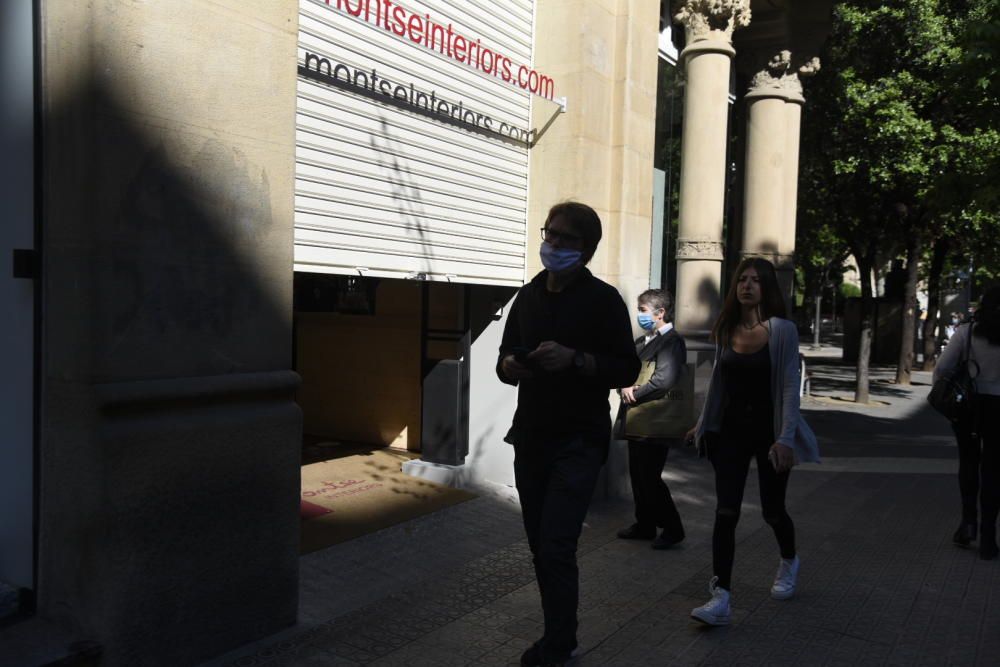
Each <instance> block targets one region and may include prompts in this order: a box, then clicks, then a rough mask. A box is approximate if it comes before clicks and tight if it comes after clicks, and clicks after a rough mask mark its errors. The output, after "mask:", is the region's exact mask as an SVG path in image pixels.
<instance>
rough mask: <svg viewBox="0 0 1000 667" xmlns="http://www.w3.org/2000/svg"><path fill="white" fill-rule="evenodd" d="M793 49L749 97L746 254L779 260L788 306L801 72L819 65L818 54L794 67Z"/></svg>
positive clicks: (743, 254) (792, 267)
mask: <svg viewBox="0 0 1000 667" xmlns="http://www.w3.org/2000/svg"><path fill="white" fill-rule="evenodd" d="M790 67H791V53H790V52H789V51H782V52H781V53H780V54H778V55H777V56H775V57H774V58H773V59H772V60H771V61H770V62H769V63H768V66H767V68H765V69H764V70H762V71H761V72H759V73H758V74H757V75H756V76H755V77H754V79H753V82H752V83H751V85H750V91H749V92H748V93H747V95H746V101H747V119H748V120H747V155H746V180H745V183H746V188H745V191H744V200H745V208H744V220H743V238H742V245H741V248H740V256H741V257H749V256H758V257H765V258H767V259H769V260H771V262H773V263H774V266H775V268H776V269H777V273H778V282H779V283H780V285H781V289H782V294H784V296H785V302H786V303H787V305H788V307H789V308H791V307H792V306H793V300H792V299H793V297H794V294H793V288H794V282H795V220H796V211H797V209H798V177H799V133H800V129H801V126H802V104H803V103H804V102H805V98H803V97H802V84H801V83H800V82H799V75H800V74H801V75H810V74H812V73H814V72H815V71H817V70H818V69H819V60H818V59H816V58H814V59H813V60H812V61H810V62H809V63H808V64H806V65H804V66H803V67H801V68H799V70H798V71H797V72H796V71H790Z"/></svg>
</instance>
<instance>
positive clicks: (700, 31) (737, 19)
mask: <svg viewBox="0 0 1000 667" xmlns="http://www.w3.org/2000/svg"><path fill="white" fill-rule="evenodd" d="M674 20H675V21H677V22H678V23H680V24H682V25H683V26H684V32H685V37H686V40H687V43H688V44H691V43H693V42H696V41H699V40H702V39H713V38H714V39H719V38H722V39H724V40H725V41H727V42H731V41H732V38H733V31H735V30H736V29H738V28H745V27H746V26H748V25H750V0H684V2H683V4H682V5H681V8H680V9H679V10H678V11H677V13H676V14H675V15H674Z"/></svg>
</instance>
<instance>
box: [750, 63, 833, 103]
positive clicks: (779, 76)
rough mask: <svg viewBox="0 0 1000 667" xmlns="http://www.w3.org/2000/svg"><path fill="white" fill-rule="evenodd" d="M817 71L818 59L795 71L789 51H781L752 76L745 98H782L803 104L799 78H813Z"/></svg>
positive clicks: (818, 67)
mask: <svg viewBox="0 0 1000 667" xmlns="http://www.w3.org/2000/svg"><path fill="white" fill-rule="evenodd" d="M819 69H820V63H819V58H813V59H812V60H810V61H809V62H807V63H806V64H804V65H802V66H801V67H799V68H798V70H795V69H793V68H792V53H791V51H787V50H785V51H781V52H780V53H778V54H777V55H776V56H774V57H773V58H771V60H770V61H768V63H767V66H766V67H765V68H764V69H762V70H761V71H759V72H757V73H756V74H755V75H754V77H753V79H751V81H750V89H749V90H748V91H747V94H746V96H747V97H749V98H754V97H782V98H784V99H786V100H788V101H790V102H800V103H801V102H804V101H805V98H804V97H803V96H802V82H801V81H800V80H799V77H809V76H813V75H814V74H816V73H817V72H818V71H819Z"/></svg>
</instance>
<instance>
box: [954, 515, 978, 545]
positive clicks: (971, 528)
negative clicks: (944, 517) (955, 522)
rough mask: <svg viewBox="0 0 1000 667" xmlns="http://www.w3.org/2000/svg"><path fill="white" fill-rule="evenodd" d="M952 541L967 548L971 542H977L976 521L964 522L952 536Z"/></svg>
mask: <svg viewBox="0 0 1000 667" xmlns="http://www.w3.org/2000/svg"><path fill="white" fill-rule="evenodd" d="M951 541H952V542H954V543H955V544H957V545H959V546H962V547H967V546H969V543H970V542H975V541H976V522H975V521H963V522H962V523H961V524H960V525H959V526H958V530H956V531H955V534H954V535H953V536H952V538H951Z"/></svg>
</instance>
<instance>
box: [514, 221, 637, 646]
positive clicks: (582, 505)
mask: <svg viewBox="0 0 1000 667" xmlns="http://www.w3.org/2000/svg"><path fill="white" fill-rule="evenodd" d="M541 231H542V245H541V249H540V255H541V260H542V265H543V266H544V267H545V269H544V270H543V271H541V272H540V273H539V274H538V275H536V276H535V277H534V278H532V280H531V281H530V282H529V283H527V284H526V285H525V286H524V287H522V288H521V290H520V291H519V292H518V294H517V296H516V297H515V299H514V303H513V305H512V306H511V309H510V314H509V316H508V318H507V322H506V324H505V326H504V332H503V339H502V341H501V343H500V352H499V357H498V359H497V375H498V377H499V378H500V380H501V381H502V382H505V383H507V384H511V385H515V386H517V410H516V411H515V413H514V420H513V423H512V424H511V427H510V430H509V431H508V433H507V436H506V437H505V438H504V440H506V441H507V442H509V443H511V444H512V445H513V446H514V478H515V483H516V485H517V491H518V495H519V497H520V500H521V515H522V519H523V521H524V530H525V533H526V534H527V537H528V545H529V546H530V548H531V554H532V557H533V562H534V565H535V576H536V578H537V580H538V590H539V592H540V593H541V598H542V612H543V615H544V621H545V632H544V634H543V636H542V637H541V638H540V639H539V640H538V641H536V642H535V643H534V644H533V645H532V646H531V647H530V648H528V650H527V651H525V652H524V655H522V656H521V664H522V665H558V664H562V663H565V662H567V661H569V660H570V659H572V657H573V655H574V654H575V652H576V649H577V636H576V631H577V607H578V602H579V572H578V570H577V564H576V547H577V540H578V539H579V537H580V531H581V529H582V527H583V520H584V518H585V516H586V514H587V508H588V506H589V504H590V498H591V496H592V495H593V493H594V487H595V485H596V483H597V477H598V474H599V472H600V470H601V467H602V466H603V465H604V461H605V460H606V459H607V455H608V446H609V443H610V437H611V406H610V403H609V402H608V395H609V393H610V390H611V389H613V388H616V387H622V386H627V385H630V384H632V383H633V382H634V381H635V379H636V377H637V376H638V374H639V359H638V357H636V354H635V347H634V346H633V344H632V327H631V324H630V323H629V314H628V309H627V308H626V307H625V302H624V301H623V300H622V297H621V295H620V294H619V293H618V291H617V290H616V289H615V288H614V287H612V286H611V285H608V284H607V283H605V282H603V281H601V280H599V279H597V278H595V277H594V275H593V274H592V273H591V272H590V271H589V270H587V268H586V265H587V263H588V262H589V261H590V260H591V258H593V256H594V252H595V251H596V250H597V244H598V243H599V242H600V240H601V220H600V218H599V217H598V216H597V213H596V212H595V211H594V210H593V209H592V208H590V207H589V206H587V205H585V204H581V203H578V202H564V203H561V204H557V205H555V206H553V207H552V209H551V210H550V211H549V214H548V216H547V217H546V219H545V225H544V227H542V230H541Z"/></svg>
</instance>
